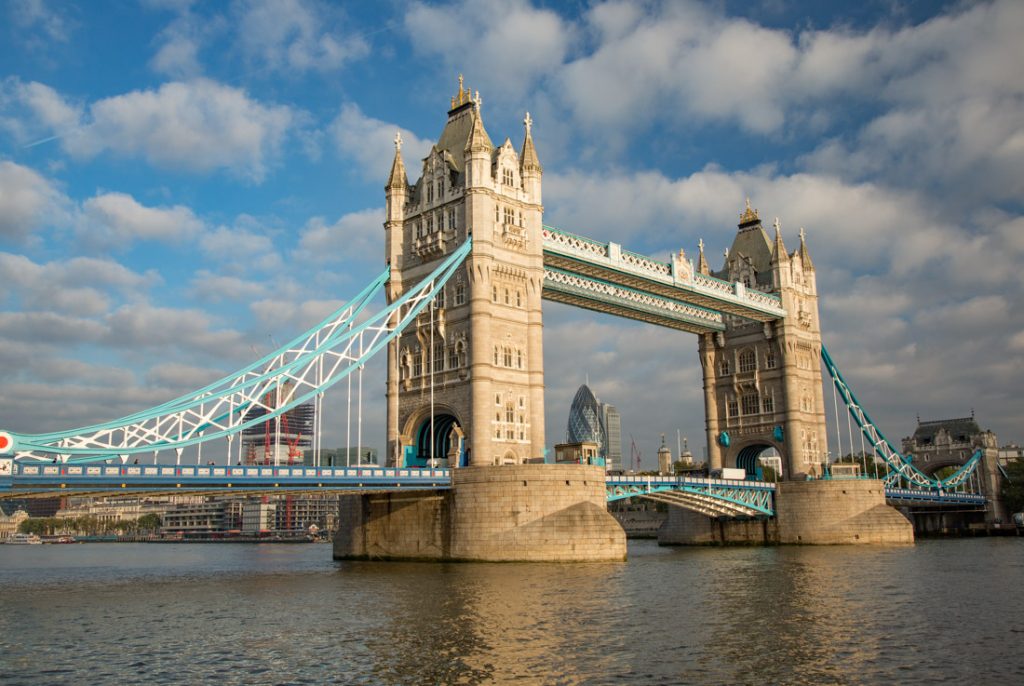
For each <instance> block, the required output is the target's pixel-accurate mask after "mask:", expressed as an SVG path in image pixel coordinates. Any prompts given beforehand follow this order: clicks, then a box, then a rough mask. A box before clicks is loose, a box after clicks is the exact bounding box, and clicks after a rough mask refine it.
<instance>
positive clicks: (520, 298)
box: [516, 291, 523, 307]
mask: <svg viewBox="0 0 1024 686" xmlns="http://www.w3.org/2000/svg"><path fill="white" fill-rule="evenodd" d="M522 306H523V292H522V291H516V307H522Z"/></svg>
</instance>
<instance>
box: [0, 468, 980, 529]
mask: <svg viewBox="0 0 1024 686" xmlns="http://www.w3.org/2000/svg"><path fill="white" fill-rule="evenodd" d="M0 462H2V463H4V464H3V465H2V467H3V469H0V498H20V497H29V496H38V497H52V496H53V495H56V494H59V495H62V496H69V495H76V494H82V495H127V494H129V493H139V492H145V493H154V492H160V493H167V492H173V493H182V494H184V493H193V492H199V493H208V494H209V493H213V492H218V493H221V494H224V493H228V492H236V491H246V492H252V491H260V492H288V491H291V492H295V491H324V490H334V491H354V492H375V491H395V490H405V491H408V490H445V489H448V488H450V487H451V473H450V471H449V470H448V469H407V468H406V469H394V468H384V467H370V466H356V467H308V466H270V465H260V466H235V465H205V466H185V465H160V464H157V465H134V464H131V465H128V464H125V465H107V464H73V463H55V464H53V463H45V462H28V463H26V462H14V461H11V460H0ZM606 483H607V490H608V500H609V501H612V500H620V499H623V498H631V497H638V496H639V497H644V496H647V497H650V496H654V499H658V500H664V501H666V502H670V503H671V502H673V500H672V499H673V498H676V499H680V498H685V499H689V500H688V504H689V505H693V504H694V503H703V505H706V506H707V509H708V512H707V514H709V515H711V516H771V515H772V514H773V513H774V507H773V504H774V503H773V499H774V493H775V484H774V483H769V482H763V481H733V480H728V479H708V478H690V477H676V476H645V475H640V476H637V475H613V474H609V475H608V476H607V477H606ZM886 498H887V500H889V502H890V503H891V504H895V505H909V506H913V505H933V506H960V507H964V506H968V507H983V506H984V505H985V503H986V500H985V497H984V496H982V495H978V494H973V493H937V492H933V491H922V490H917V489H894V488H887V489H886ZM677 504H678V503H677Z"/></svg>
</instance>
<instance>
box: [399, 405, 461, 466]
mask: <svg viewBox="0 0 1024 686" xmlns="http://www.w3.org/2000/svg"><path fill="white" fill-rule="evenodd" d="M413 426H414V427H416V428H415V430H414V431H413V432H411V433H412V439H413V440H412V445H409V446H406V448H405V456H404V457H405V459H404V460H403V462H404V466H406V467H430V466H438V467H440V466H447V467H465V466H466V465H467V464H468V456H467V454H466V434H465V431H464V430H463V428H462V423H461V422H460V421H459V419H458V417H456V416H455V415H454V414H453V413H452V412H451V411H450V410H447V409H442V410H440V411H439V412H437V413H435V414H434V416H433V430H431V417H430V416H429V415H428V416H426V417H423V418H422V419H420V420H419V421H418V424H413ZM431 459H433V461H434V462H433V465H431Z"/></svg>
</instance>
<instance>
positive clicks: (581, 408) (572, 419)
mask: <svg viewBox="0 0 1024 686" xmlns="http://www.w3.org/2000/svg"><path fill="white" fill-rule="evenodd" d="M566 441H567V442H568V443H582V442H585V441H592V442H594V443H597V445H598V455H600V456H601V457H602V458H603V459H604V461H605V467H606V468H607V469H622V429H621V426H620V419H619V411H618V410H616V409H615V406H614V405H609V404H608V403H603V402H601V401H600V400H599V399H598V398H597V396H595V395H594V393H593V391H591V390H590V387H589V386H587V384H583V385H582V386H580V388H579V390H578V391H576V397H574V398H573V399H572V406H571V407H570V408H569V424H568V427H567V428H566Z"/></svg>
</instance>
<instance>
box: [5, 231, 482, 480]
mask: <svg viewBox="0 0 1024 686" xmlns="http://www.w3.org/2000/svg"><path fill="white" fill-rule="evenodd" d="M470 246H471V243H470V241H466V242H465V243H464V244H462V245H461V246H459V247H458V248H457V249H456V250H455V251H453V252H452V253H451V255H449V256H448V257H447V258H446V259H445V261H444V262H443V263H442V264H441V265H440V266H439V267H438V268H437V269H436V270H434V272H433V273H431V274H430V275H429V276H427V277H426V278H425V279H423V281H421V282H420V283H419V284H417V285H416V286H415V287H413V288H412V289H410V290H409V291H407V292H406V293H404V294H402V295H401V296H400V297H398V298H396V299H395V300H394V302H392V303H391V304H390V305H389V306H387V307H386V308H384V309H381V310H380V311H379V312H377V313H375V314H370V315H368V314H367V313H366V309H367V306H368V305H369V303H370V301H371V300H372V299H373V298H374V297H375V296H376V295H378V294H380V293H381V292H382V291H383V288H384V285H385V283H386V282H387V279H388V276H389V273H390V270H389V269H385V270H384V272H382V273H381V274H380V275H379V276H378V277H377V278H376V279H374V281H373V282H372V283H371V284H370V285H369V286H368V287H367V288H366V289H365V290H364V291H363V292H362V293H360V294H359V295H358V296H356V298H354V299H353V300H352V301H350V302H349V303H348V304H347V305H346V306H345V307H343V308H341V309H339V310H337V311H335V312H334V313H332V314H331V315H330V316H329V317H327V318H326V319H324V320H323V321H322V322H320V323H319V324H318V325H317V326H315V327H313V328H312V329H310V330H309V331H307V332H306V333H305V334H303V335H302V336H300V337H298V338H296V339H295V340H293V341H291V342H290V343H289V344H287V345H285V346H284V347H282V348H281V349H279V350H277V351H275V352H274V353H271V354H270V355H268V356H266V357H264V358H263V359H261V360H259V361H257V362H255V363H253V364H251V365H249V366H248V367H246V368H245V369H243V370H241V371H239V372H237V373H235V374H233V375H230V376H227V377H224V378H222V379H220V380H219V381H216V382H214V383H213V384H210V385H209V386H207V387H206V388H203V389H201V390H199V391H197V392H194V393H191V394H188V395H184V396H181V397H179V398H176V399H174V400H171V401H169V402H167V403H164V404H162V405H160V406H158V407H155V408H152V409H149V410H145V411H143V412H139V413H136V414H133V415H129V416H127V417H123V418H121V419H119V420H116V421H112V422H107V423H104V424H97V425H94V426H90V427H84V428H80V429H73V430H70V431H63V432H56V433H49V434H32V435H29V434H16V433H13V432H9V433H8V434H7V435H9V436H10V437H11V438H12V439H13V440H12V441H11V442H12V443H13V445H12V448H13V453H14V455H15V457H17V458H27V459H41V460H51V459H52V458H53V457H57V458H58V459H59V460H60V461H62V462H67V461H72V462H77V461H83V462H84V461H95V460H102V459H108V458H112V457H119V458H120V459H121V460H122V461H126V460H127V458H128V456H129V455H133V454H139V453H147V452H154V451H162V450H176V451H178V455H179V456H180V451H181V450H182V449H184V448H186V447H189V446H192V445H197V444H200V443H204V442H207V441H213V440H218V439H222V438H226V439H228V440H229V441H230V440H231V439H232V438H234V437H236V436H237V435H238V434H239V432H241V431H243V430H244V429H246V428H248V427H250V426H254V425H256V424H258V423H263V422H266V421H268V420H271V419H274V418H276V417H279V416H280V415H282V414H284V413H285V412H288V411H289V410H291V409H292V408H294V407H297V406H298V405H301V404H303V403H305V402H308V401H310V400H311V399H315V398H317V397H318V396H322V394H323V392H324V391H325V390H326V389H328V388H330V387H331V386H332V385H334V384H335V383H337V382H338V381H340V380H342V379H344V378H346V377H347V376H348V375H349V374H352V373H353V372H354V371H356V370H358V369H361V368H362V366H363V365H364V364H365V363H366V361H367V360H369V359H370V358H371V357H372V356H373V355H374V354H376V353H377V352H378V351H379V350H380V349H381V348H383V347H384V346H385V345H386V344H387V343H388V341H390V340H392V339H393V338H394V337H395V336H396V335H398V334H399V333H401V331H402V330H403V329H404V328H405V327H406V326H408V325H409V324H410V323H411V322H413V321H415V319H416V317H417V316H418V315H419V314H420V313H421V312H422V311H423V310H424V309H425V308H426V307H427V306H428V305H429V303H430V302H431V300H432V299H433V297H434V295H435V293H436V292H437V289H438V288H440V287H441V286H443V285H444V283H445V282H446V281H447V280H448V279H449V278H450V277H451V275H452V273H453V272H454V271H455V269H456V268H457V267H458V266H459V264H461V262H462V261H463V259H465V257H466V255H467V254H468V253H469V250H470Z"/></svg>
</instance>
